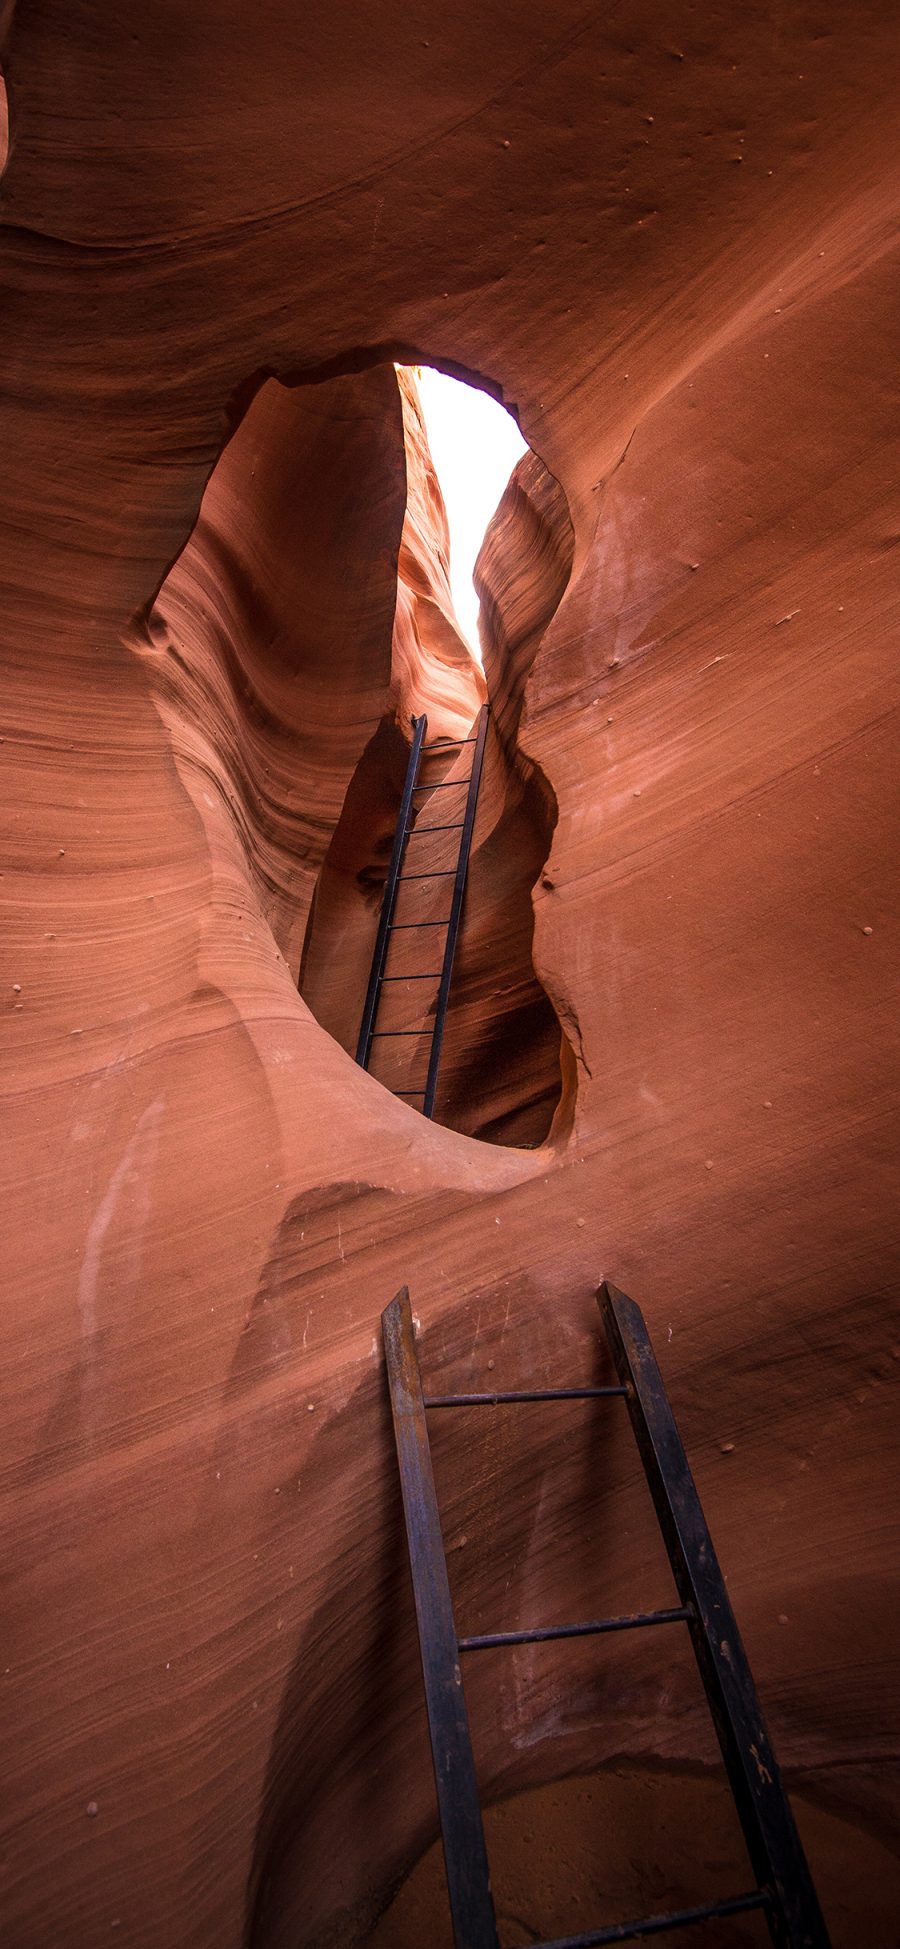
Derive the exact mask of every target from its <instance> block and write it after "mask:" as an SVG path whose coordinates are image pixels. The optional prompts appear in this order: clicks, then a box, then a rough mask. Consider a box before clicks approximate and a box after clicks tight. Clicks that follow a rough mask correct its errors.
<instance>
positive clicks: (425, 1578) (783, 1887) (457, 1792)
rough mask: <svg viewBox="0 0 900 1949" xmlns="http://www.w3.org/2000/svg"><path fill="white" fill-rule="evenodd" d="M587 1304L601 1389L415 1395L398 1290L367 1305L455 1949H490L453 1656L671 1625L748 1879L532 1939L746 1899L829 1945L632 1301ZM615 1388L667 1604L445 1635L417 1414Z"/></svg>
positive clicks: (495, 1941) (569, 1943)
mask: <svg viewBox="0 0 900 1949" xmlns="http://www.w3.org/2000/svg"><path fill="white" fill-rule="evenodd" d="M598 1301H599V1305H600V1312H601V1316H602V1319H603V1324H604V1327H605V1330H606V1337H607V1340H608V1342H609V1347H610V1350H611V1353H612V1356H613V1361H614V1363H615V1367H616V1371H617V1373H618V1376H619V1382H618V1385H616V1386H609V1387H561V1388H560V1387H556V1388H535V1389H533V1390H531V1391H528V1392H513V1393H502V1392H498V1393H491V1394H432V1395H425V1394H423V1392H422V1380H421V1375H420V1372H419V1362H418V1356H417V1353H416V1340H415V1328H414V1324H413V1317H412V1311H411V1308H410V1302H409V1293H408V1291H407V1289H406V1288H405V1287H404V1288H403V1290H402V1291H401V1292H399V1293H398V1294H397V1296H396V1298H395V1299H393V1300H392V1301H391V1304H390V1306H388V1307H387V1308H386V1310H385V1311H384V1313H383V1314H382V1331H383V1335H384V1347H385V1355H386V1361H387V1371H388V1379H389V1382H390V1392H391V1408H392V1412H393V1420H394V1435H395V1439H396V1444H397V1456H398V1460H399V1464H400V1482H401V1487H402V1492H403V1508H404V1514H405V1519H406V1533H407V1541H408V1545H409V1557H410V1565H411V1568H412V1581H413V1592H414V1596H415V1606H416V1619H417V1624H418V1632H419V1647H420V1651H421V1656H422V1670H423V1675H424V1680H425V1701H426V1706H427V1712H428V1724H429V1730H430V1734H431V1751H432V1758H433V1761H434V1776H435V1783H436V1786H437V1800H438V1812H439V1815H440V1823H441V1832H442V1838H443V1844H444V1857H445V1861H446V1867H447V1886H448V1891H449V1896H450V1910H451V1916H452V1921H453V1932H454V1940H455V1942H456V1945H457V1949H499V1938H498V1935H497V1924H496V1918H495V1915H494V1905H493V1900H492V1897H491V1887H490V1876H489V1871H488V1861H487V1853H486V1849H485V1840H484V1830H483V1826H482V1819H481V1807H480V1804H479V1799H478V1788H477V1783H476V1778H475V1765H474V1760H473V1756H472V1745H471V1738H470V1733H469V1723H468V1717H467V1714H466V1705H465V1698H464V1695H463V1687H462V1676H461V1672H460V1655H461V1654H464V1655H465V1656H466V1657H468V1656H469V1655H470V1654H471V1653H474V1652H482V1651H489V1650H496V1649H497V1648H499V1647H502V1646H505V1645H515V1644H530V1643H534V1642H538V1641H541V1640H546V1639H549V1638H579V1637H588V1636H591V1635H593V1634H596V1633H599V1632H608V1631H631V1630H638V1629H645V1628H648V1627H655V1626H667V1625H674V1624H684V1625H686V1627H687V1629H688V1632H689V1634H690V1638H691V1643H692V1646H693V1650H694V1656H695V1658H696V1660H697V1664H698V1667H699V1670H700V1676H701V1678H702V1680H703V1685H704V1689H705V1692H706V1697H707V1701H708V1703H709V1708H710V1712H711V1714H712V1718H713V1722H714V1725H715V1729H716V1733H717V1736H718V1740H719V1745H720V1747H721V1749H722V1756H723V1758H724V1761H725V1767H726V1770H727V1774H728V1780H729V1783H730V1786H731V1792H732V1795H733V1798H734V1802H735V1805H736V1808H737V1813H738V1816H739V1818H740V1822H741V1826H742V1828H743V1832H744V1839H745V1841H746V1844H747V1850H748V1853H749V1856H750V1862H751V1866H752V1869H753V1874H754V1877H755V1885H754V1886H753V1887H752V1888H751V1889H749V1890H747V1891H745V1892H743V1893H740V1894H737V1895H731V1896H727V1897H725V1898H723V1899H722V1900H721V1901H715V1902H701V1903H698V1904H697V1905H696V1906H695V1907H692V1908H687V1909H679V1910H675V1911H672V1912H670V1913H667V1914H659V1915H649V1916H644V1917H643V1918H642V1919H641V1920H638V1921H635V1922H625V1923H612V1924H607V1925H605V1926H602V1927H600V1928H596V1929H588V1930H587V1931H586V1932H584V1933H582V1934H580V1935H568V1936H565V1937H560V1938H558V1939H556V1940H554V1941H553V1942H545V1943H542V1944H540V1945H539V1949H596V1945H598V1944H601V1943H612V1942H629V1941H633V1940H635V1939H636V1938H638V1937H643V1936H651V1935H662V1934H665V1933H667V1932H668V1931H670V1930H676V1929H682V1928H686V1927H688V1925H689V1924H691V1923H700V1922H705V1921H709V1920H711V1919H712V1918H713V1917H721V1918H723V1919H724V1918H727V1917H729V1916H733V1915H740V1914H743V1913H744V1912H745V1911H746V1910H748V1909H759V1910H761V1911H762V1913H763V1914H764V1916H765V1919H766V1922H767V1923H768V1928H769V1933H770V1936H771V1939H772V1941H773V1942H774V1943H776V1944H777V1945H778V1946H779V1949H829V1944H828V1935H827V1931H826V1928H825V1924H824V1921H823V1919H822V1914H821V1911H820V1908H819V1904H818V1900H817V1897H816V1892H815V1889H814V1887H813V1883H812V1879H811V1877H810V1872H809V1868H808V1866H807V1862H806V1857H805V1855H804V1852H803V1848H802V1846H801V1843H800V1838H799V1835H798V1833H797V1829H796V1826H795V1824H794V1817H793V1814H792V1813H791V1809H790V1805H789V1802H788V1799H787V1795H786V1793H785V1790H784V1786H783V1784H782V1780H781V1775H780V1773H779V1770H778V1765H777V1762H776V1759H775V1755H774V1753H773V1751H772V1745H771V1741H770V1739H769V1736H768V1733H767V1731H766V1727H765V1724H764V1721H763V1716H762V1712H761V1709H760V1705H759V1700H758V1698H757V1695H756V1688H755V1686H754V1683H753V1678H752V1675H751V1672H750V1667H749V1665H748V1663H747V1658H746V1654H745V1652H744V1648H743V1645H742V1644H741V1640H740V1635H739V1633H738V1628H737V1624H736V1623H735V1619H734V1614H733V1612H732V1609H731V1605H730V1603H729V1601H728V1595H727V1592H726V1589H725V1582H724V1579H723V1576H722V1572H721V1570H720V1569H719V1565H718V1562H717V1561H716V1555H715V1551H714V1549H713V1546H712V1540H711V1538H710V1534H709V1530H708V1529H707V1527H706V1521H705V1518H704V1515H703V1511H702V1509H701V1506H700V1500H699V1497H698V1495H697V1490H696V1488H695V1486H694V1481H693V1477H692V1475H691V1472H690V1469H689V1467H688V1462H687V1457H686V1455H685V1452H684V1449H683V1447H682V1445H681V1440H680V1437H679V1434H678V1430H677V1428H676V1426H675V1421H674V1419H673V1416H672V1411H671V1408H670V1407H669V1403H668V1399H667V1397H666V1392H665V1388H664V1386H663V1381H662V1376H661V1374H660V1371H659V1368H658V1366H657V1364H656V1359H655V1357H654V1354H653V1349H652V1347H651V1345H650V1340H649V1336H648V1333H647V1328H646V1325H645V1323H644V1318H643V1315H642V1313H641V1310H640V1307H638V1306H636V1305H635V1303H634V1301H633V1300H631V1299H628V1298H627V1297H626V1295H625V1294H624V1293H620V1292H618V1291H617V1290H616V1288H615V1287H614V1286H611V1285H609V1284H608V1282H607V1283H604V1284H603V1285H602V1286H601V1288H600V1291H599V1293H598ZM616 1398H621V1399H622V1400H624V1402H625V1405H626V1407H627V1409H628V1413H629V1416H630V1418H631V1426H632V1430H633V1433H634V1437H635V1440H636V1442H637V1447H638V1452H639V1454H640V1458H641V1461H642V1463H643V1467H644V1473H645V1475H646V1477H647V1482H648V1485H649V1488H650V1493H651V1495H652V1498H653V1503H654V1506H655V1509H656V1515H657V1520H658V1522H659V1527H660V1530H661V1532H662V1537H663V1541H664V1543H665V1546H666V1550H667V1552H668V1557H669V1562H670V1564H671V1567H672V1572H673V1575H674V1579H675V1584H676V1588H677V1592H678V1596H679V1598H680V1600H681V1601H680V1603H679V1604H678V1605H677V1606H674V1607H672V1608H670V1609H668V1610H657V1611H643V1612H637V1613H635V1614H633V1615H631V1616H625V1617H604V1618H597V1619H592V1620H590V1621H589V1622H587V1623H581V1624H554V1625H545V1626H541V1627H538V1628H537V1629H533V1630H510V1631H500V1632H491V1633H489V1634H487V1635H483V1636H479V1637H467V1638H458V1637H457V1634H456V1626H455V1623H454V1619H453V1605H452V1601H451V1597H450V1585H449V1581H448V1576H447V1564H446V1558H445V1555H444V1546H443V1540H442V1536H441V1524H440V1516H439V1514H438V1505H437V1498H436V1495H435V1487H434V1476H433V1473H432V1466H431V1449H430V1444H429V1437H428V1428H427V1420H426V1417H427V1415H428V1413H430V1412H433V1411H436V1410H441V1409H447V1408H468V1407H486V1408H495V1407H497V1406H498V1405H499V1404H501V1403H506V1402H520V1401H547V1402H552V1401H571V1400H596V1401H605V1400H612V1399H616Z"/></svg>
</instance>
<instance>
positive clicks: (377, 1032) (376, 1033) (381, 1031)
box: [372, 1029, 428, 1042]
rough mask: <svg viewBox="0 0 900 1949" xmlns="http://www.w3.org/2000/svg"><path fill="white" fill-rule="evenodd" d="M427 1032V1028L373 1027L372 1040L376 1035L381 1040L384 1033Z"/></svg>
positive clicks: (423, 1033) (415, 1033) (409, 1033)
mask: <svg viewBox="0 0 900 1949" xmlns="http://www.w3.org/2000/svg"><path fill="white" fill-rule="evenodd" d="M427 1033H428V1031H427V1029H373V1030H372V1041H373V1042H374V1041H375V1037H376V1036H378V1037H379V1039H380V1040H383V1039H384V1037H385V1036H386V1035H427Z"/></svg>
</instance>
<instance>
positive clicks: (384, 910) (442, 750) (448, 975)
mask: <svg viewBox="0 0 900 1949" xmlns="http://www.w3.org/2000/svg"><path fill="white" fill-rule="evenodd" d="M412 724H413V737H412V744H411V747H410V753H409V763H408V765H407V768H406V780H405V783H404V786H403V797H402V799H401V801H400V813H399V816H398V819H397V828H396V831H395V834H394V845H393V851H392V853H391V863H390V866H389V867H388V876H387V881H386V883H385V889H384V897H383V899H382V903H381V914H380V917H379V921H378V933H377V935H376V937H375V949H374V953H373V955H372V968H371V972H370V975H369V986H368V989H367V991H366V1000H365V1006H364V1008H363V1013H362V1022H361V1024H360V1030H359V1041H358V1043H357V1047H356V1060H357V1062H358V1063H360V1064H361V1066H362V1068H363V1069H368V1067H369V1060H370V1057H371V1054H372V1044H373V1042H376V1041H381V1040H385V1039H392V1038H397V1037H399V1038H404V1039H407V1038H409V1039H411V1038H416V1039H417V1040H418V1039H421V1037H422V1036H423V1035H427V1034H428V1028H427V1027H425V1028H423V1027H419V1028H415V1029H381V1028H379V1027H378V1026H377V1022H378V1011H379V1007H380V1004H381V1001H382V998H383V994H384V987H385V984H386V983H390V982H392V981H436V982H437V983H438V989H437V998H436V1001H435V1007H434V1014H433V1016H432V1018H431V1023H430V1031H431V1040H430V1046H429V1053H428V1070H427V1074H426V1076H425V1079H424V1082H423V1083H422V1084H421V1087H419V1088H418V1089H404V1090H398V1091H397V1092H396V1094H397V1095H398V1096H408V1097H410V1098H411V1099H414V1100H418V1101H420V1102H421V1105H422V1110H423V1112H424V1114H425V1116H426V1117H432V1116H433V1115H434V1099H435V1094H436V1091H437V1078H438V1067H439V1064H440V1060H441V1046H442V1043H443V1039H444V1023H445V1021H446V1017H447V1005H448V1002H449V1000H450V983H451V980H452V977H453V960H454V956H455V953H456V943H457V939H458V937H459V928H460V922H461V920H462V912H463V900H464V898H465V891H466V876H467V874H468V870H469V854H470V853H471V850H472V834H473V832H474V829H475V812H476V808H477V804H478V787H479V785H480V783H481V768H482V764H483V761H484V745H485V739H486V737H487V726H488V707H487V704H484V705H483V706H482V709H481V711H480V712H479V715H478V717H477V719H476V721H475V728H474V730H473V731H472V734H471V735H470V736H469V737H467V738H436V739H435V740H434V742H433V743H432V744H430V745H429V744H426V742H425V739H426V735H427V731H428V719H427V717H426V716H425V714H424V713H423V714H422V716H421V717H414V718H413V720H412ZM469 746H471V748H472V763H471V766H470V768H469V771H468V773H467V775H466V777H465V778H459V779H456V778H454V779H445V780H440V781H436V782H429V781H428V779H427V778H423V777H422V766H423V763H424V764H427V761H428V760H429V759H430V758H435V757H440V758H444V757H446V756H447V755H448V754H449V753H450V752H451V751H454V750H460V751H461V750H463V749H465V748H466V747H469ZM463 786H465V787H467V791H466V800H465V809H464V811H463V815H462V818H461V819H458V820H457V819H450V820H448V821H446V822H440V821H439V822H437V823H435V822H434V821H433V820H430V819H429V820H428V821H427V823H425V824H421V825H420V824H419V823H418V818H417V807H416V797H417V794H419V793H422V792H427V793H429V794H431V793H433V792H445V791H446V792H458V791H459V790H461V788H462V787H463ZM430 832H458V833H459V847H458V850H457V856H456V865H455V866H451V867H442V868H439V869H436V870H433V871H431V872H428V871H421V870H419V869H417V868H415V867H414V868H413V870H412V871H410V872H405V871H404V865H405V860H406V851H407V846H408V844H409V841H410V840H411V839H421V838H424V837H425V835H426V834H427V833H430ZM411 880H417V881H421V882H424V881H429V880H431V881H437V880H452V881H453V888H452V892H451V896H450V911H449V913H448V914H447V916H446V918H445V919H443V920H411V921H397V920H396V919H395V911H396V906H397V895H398V892H399V889H400V887H401V886H405V885H406V884H407V882H408V881H411ZM413 929H419V930H420V931H421V932H422V933H423V934H424V933H425V932H426V930H429V931H428V939H429V941H430V940H431V939H433V938H434V935H435V934H438V936H439V935H440V933H443V934H444V935H445V940H444V951H443V955H442V956H441V965H440V967H439V968H434V967H429V969H428V970H427V971H425V972H420V971H419V970H416V971H415V972H414V973H404V974H399V975H395V974H392V973H391V971H390V966H389V958H390V957H389V950H390V946H391V941H392V940H393V938H394V935H395V934H397V933H399V932H401V931H402V932H404V933H405V932H409V931H411V930H413ZM435 958H436V957H435V955H434V954H431V955H429V956H428V959H429V961H432V962H433V961H434V959H435Z"/></svg>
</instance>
